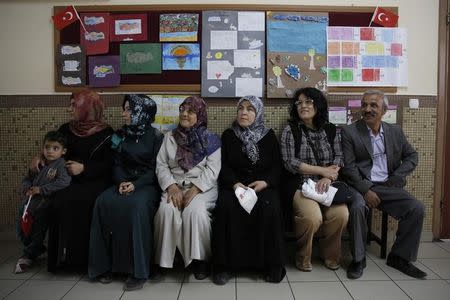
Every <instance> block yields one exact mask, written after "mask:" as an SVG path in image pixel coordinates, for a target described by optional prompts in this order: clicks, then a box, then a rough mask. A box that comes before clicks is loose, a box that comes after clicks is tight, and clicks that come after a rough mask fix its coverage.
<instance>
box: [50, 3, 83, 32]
mask: <svg viewBox="0 0 450 300" xmlns="http://www.w3.org/2000/svg"><path fill="white" fill-rule="evenodd" d="M52 19H53V23H54V24H55V27H56V28H58V30H61V29H63V28H64V27H66V26H69V25H70V24H72V23H73V22H75V21H76V20H78V13H77V11H76V10H75V7H73V5H70V6H67V7H66V9H64V10H62V11H60V12H59V13H58V14H56V15H54V16H52Z"/></svg>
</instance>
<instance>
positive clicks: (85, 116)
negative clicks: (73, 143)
mask: <svg viewBox="0 0 450 300" xmlns="http://www.w3.org/2000/svg"><path fill="white" fill-rule="evenodd" d="M71 99H73V100H74V104H73V110H74V111H75V116H76V119H73V120H71V121H70V122H69V128H70V130H71V131H72V132H73V134H75V135H77V136H80V137H86V136H90V135H92V134H94V133H97V132H99V131H101V130H103V129H105V128H106V127H109V125H108V124H107V123H105V122H104V118H103V110H104V109H105V105H104V104H103V101H102V99H101V98H100V95H99V94H97V93H96V92H94V91H90V90H84V91H81V92H77V93H72V96H71Z"/></svg>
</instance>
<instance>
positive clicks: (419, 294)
mask: <svg viewBox="0 0 450 300" xmlns="http://www.w3.org/2000/svg"><path fill="white" fill-rule="evenodd" d="M396 283H397V284H398V286H399V287H400V288H401V289H402V290H403V291H404V292H405V293H407V294H408V295H409V296H410V297H411V298H412V299H433V300H441V299H442V300H445V299H447V300H448V298H450V285H449V284H448V283H447V282H445V281H444V280H422V281H420V282H417V281H416V280H410V281H396Z"/></svg>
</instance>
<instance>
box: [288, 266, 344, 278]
mask: <svg viewBox="0 0 450 300" xmlns="http://www.w3.org/2000/svg"><path fill="white" fill-rule="evenodd" d="M286 270H287V278H288V280H289V281H290V282H295V281H339V278H338V277H337V275H336V272H335V271H332V270H329V269H327V268H326V267H325V266H323V265H322V264H313V270H312V271H311V272H302V271H300V270H298V269H297V268H296V267H294V266H287V267H286Z"/></svg>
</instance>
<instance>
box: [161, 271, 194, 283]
mask: <svg viewBox="0 0 450 300" xmlns="http://www.w3.org/2000/svg"><path fill="white" fill-rule="evenodd" d="M185 275H187V272H186V270H185V269H184V268H175V269H164V271H163V276H162V279H161V281H158V282H166V283H169V282H173V283H176V282H183V279H184V276H185Z"/></svg>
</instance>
